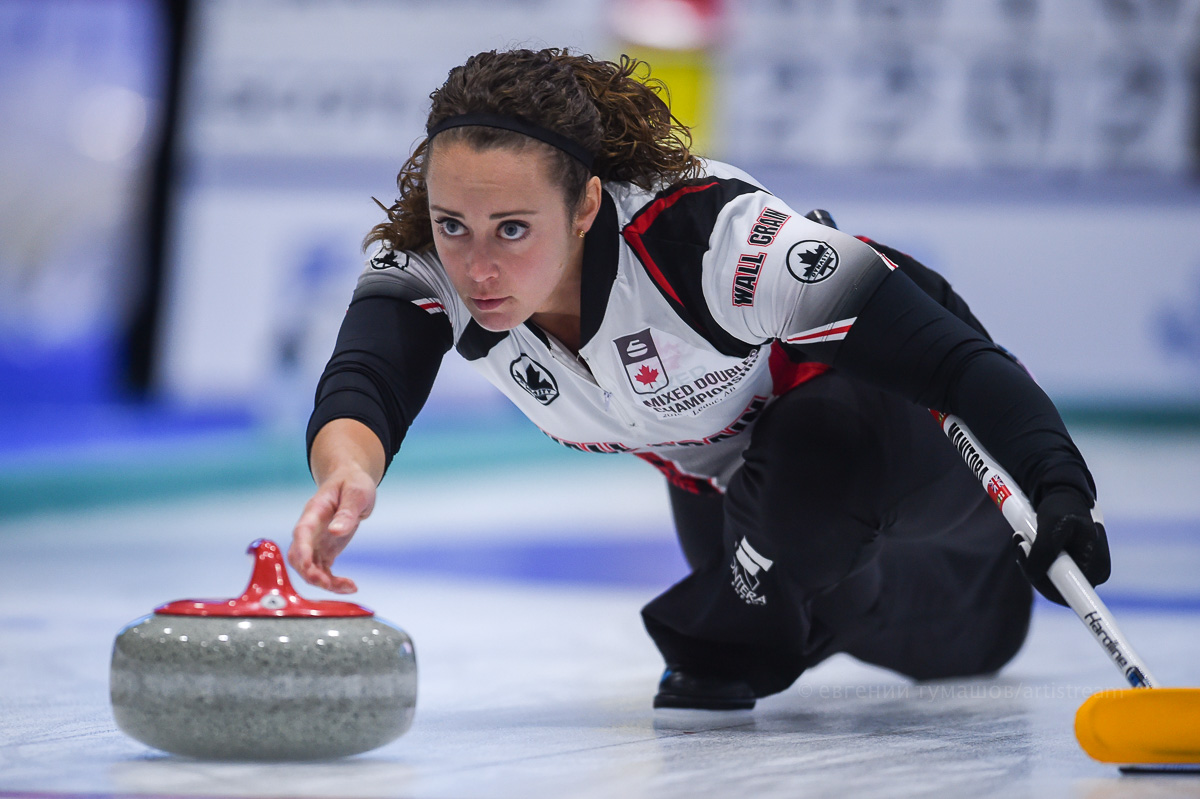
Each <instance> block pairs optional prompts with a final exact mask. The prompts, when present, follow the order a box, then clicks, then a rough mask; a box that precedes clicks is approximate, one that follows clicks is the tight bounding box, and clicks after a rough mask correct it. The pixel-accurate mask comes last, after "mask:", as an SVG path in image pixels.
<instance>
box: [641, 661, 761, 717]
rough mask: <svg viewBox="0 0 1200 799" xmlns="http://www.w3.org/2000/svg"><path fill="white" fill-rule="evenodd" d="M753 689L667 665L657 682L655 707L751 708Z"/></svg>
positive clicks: (701, 708)
mask: <svg viewBox="0 0 1200 799" xmlns="http://www.w3.org/2000/svg"><path fill="white" fill-rule="evenodd" d="M754 701H755V697H754V691H753V690H752V689H751V688H750V686H749V685H748V684H746V683H744V682H742V681H741V680H730V679H727V678H725V677H710V676H704V675H700V674H695V673H694V672H690V671H687V670H686V669H681V668H679V667H678V666H675V667H672V666H668V667H667V670H666V671H664V672H663V676H662V681H661V682H659V684H658V694H657V695H656V696H655V697H654V706H655V707H679V708H690V709H694V710H749V709H750V708H752V707H754Z"/></svg>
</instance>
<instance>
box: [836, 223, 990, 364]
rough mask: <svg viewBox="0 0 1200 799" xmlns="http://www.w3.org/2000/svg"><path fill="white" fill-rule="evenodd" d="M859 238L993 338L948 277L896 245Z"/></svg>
mask: <svg viewBox="0 0 1200 799" xmlns="http://www.w3.org/2000/svg"><path fill="white" fill-rule="evenodd" d="M857 238H858V239H860V240H862V241H864V242H866V243H867V244H869V245H871V247H872V248H874V250H875V251H876V252H881V253H883V254H884V255H886V256H887V258H888V260H890V261H891V262H892V263H894V264H895V265H896V266H897V268H899V269H900V271H901V272H903V273H904V274H906V275H908V278H909V280H911V281H912V282H914V283H916V284H917V287H918V288H919V289H921V291H923V292H925V293H926V294H928V295H929V296H930V297H933V299H935V300H937V303H938V305H940V306H942V307H943V308H945V309H946V310H947V311H949V312H950V313H952V314H954V315H955V316H957V317H958V318H959V319H961V320H963V321H964V322H966V323H967V324H968V325H970V326H971V327H973V328H974V329H975V330H976V331H978V332H979V333H982V334H983V336H984V338H986V339H987V340H988V341H991V340H992V337H991V336H989V335H988V332H987V330H985V329H984V327H983V323H981V322H980V321H979V320H978V319H976V318H975V314H973V313H971V308H970V307H969V306H968V305H967V301H966V300H964V299H963V298H962V297H960V296H958V293H957V292H955V291H954V289H953V288H951V286H950V283H949V281H947V280H946V278H944V277H942V276H941V275H939V274H938V273H937V272H935V271H933V270H932V269H930V268H929V267H928V266H925V264H923V263H921V262H920V261H918V260H917V259H916V258H913V257H912V256H911V255H909V254H908V253H905V252H900V250H897V249H896V248H894V247H889V246H887V245H886V244H880V243H879V242H877V241H872V240H871V239H868V238H866V237H865V236H858V237H857Z"/></svg>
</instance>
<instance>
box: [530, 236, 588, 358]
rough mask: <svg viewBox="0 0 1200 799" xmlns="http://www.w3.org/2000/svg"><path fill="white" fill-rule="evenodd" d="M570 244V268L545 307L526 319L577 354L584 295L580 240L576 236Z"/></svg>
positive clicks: (581, 243) (581, 245)
mask: <svg viewBox="0 0 1200 799" xmlns="http://www.w3.org/2000/svg"><path fill="white" fill-rule="evenodd" d="M572 245H573V246H572V247H571V252H570V255H569V256H568V258H569V259H570V261H569V263H570V264H571V267H570V268H569V269H567V270H566V272H565V273H564V275H563V279H562V281H561V282H560V283H559V285H558V288H557V289H555V292H554V294H553V295H552V296H551V298H550V302H549V303H547V306H546V309H545V310H542V311H538V312H537V313H535V314H533V315H532V316H530V317H529V320H530V321H531V322H533V323H534V324H536V325H537V326H538V327H540V328H541V329H542V330H545V331H546V332H547V333H549V334H551V335H552V336H554V337H555V338H556V339H558V340H559V341H560V342H562V344H563V346H565V347H566V348H567V349H569V350H570V351H571V352H573V353H575V354H576V355H578V354H579V346H580V332H579V331H580V319H581V316H582V313H581V311H580V308H581V305H582V297H583V239H582V238H577V239H575V240H574V241H573V242H572Z"/></svg>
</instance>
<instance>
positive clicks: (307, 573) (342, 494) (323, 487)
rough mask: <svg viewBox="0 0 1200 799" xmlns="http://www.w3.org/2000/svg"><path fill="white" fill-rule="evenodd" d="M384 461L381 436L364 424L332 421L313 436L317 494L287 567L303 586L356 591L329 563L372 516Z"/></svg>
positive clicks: (312, 460) (297, 530)
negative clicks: (359, 525)
mask: <svg viewBox="0 0 1200 799" xmlns="http://www.w3.org/2000/svg"><path fill="white" fill-rule="evenodd" d="M384 460H385V459H384V452H383V444H381V443H380V441H379V437H378V436H376V435H375V433H373V432H372V431H371V429H370V428H369V427H367V426H366V425H364V424H363V423H362V422H358V421H355V420H354V419H334V420H333V421H331V422H329V424H327V425H325V426H324V427H322V428H321V430H320V432H318V433H317V436H316V439H315V440H314V441H313V447H312V455H311V457H310V459H309V464H310V466H311V467H312V472H313V478H314V479H315V480H316V481H317V492H316V493H315V494H313V496H312V498H311V499H309V500H308V502H307V503H306V504H305V506H304V512H303V513H302V514H301V515H300V521H298V522H297V523H296V527H295V529H294V530H293V531H292V546H291V548H290V549H289V550H288V563H290V564H291V565H292V568H294V569H295V570H296V572H297V573H298V574H299V575H300V576H301V577H303V578H304V579H305V580H306V581H307V582H309V583H311V584H313V585H315V586H318V587H320V588H324V589H325V590H327V591H335V592H337V593H339V594H349V593H353V592H354V591H357V590H358V587H357V586H355V584H354V581H353V580H351V579H350V578H348V577H338V576H336V575H335V574H334V573H333V571H332V568H333V561H334V559H335V558H336V557H337V556H338V555H340V554H341V552H342V550H343V549H345V548H346V545H347V544H349V543H350V539H351V538H352V537H353V536H354V532H355V531H356V530H357V529H358V523H359V522H361V521H362V520H363V519H365V518H367V517H368V516H370V515H371V511H372V510H373V509H374V507H375V486H376V485H377V484H378V483H379V481H380V480H381V479H382V478H383V470H384Z"/></svg>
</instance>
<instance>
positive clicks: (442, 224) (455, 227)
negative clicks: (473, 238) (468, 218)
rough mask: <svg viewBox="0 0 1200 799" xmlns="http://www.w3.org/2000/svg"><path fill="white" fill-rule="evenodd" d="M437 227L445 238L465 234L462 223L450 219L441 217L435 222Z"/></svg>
mask: <svg viewBox="0 0 1200 799" xmlns="http://www.w3.org/2000/svg"><path fill="white" fill-rule="evenodd" d="M437 226H438V227H439V228H441V230H442V233H443V234H444V235H446V236H461V235H463V233H464V232H466V228H464V227H463V224H462V222H459V221H458V220H457V219H454V218H452V217H448V216H447V217H442V218H441V219H439V220H437Z"/></svg>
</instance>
